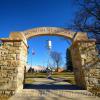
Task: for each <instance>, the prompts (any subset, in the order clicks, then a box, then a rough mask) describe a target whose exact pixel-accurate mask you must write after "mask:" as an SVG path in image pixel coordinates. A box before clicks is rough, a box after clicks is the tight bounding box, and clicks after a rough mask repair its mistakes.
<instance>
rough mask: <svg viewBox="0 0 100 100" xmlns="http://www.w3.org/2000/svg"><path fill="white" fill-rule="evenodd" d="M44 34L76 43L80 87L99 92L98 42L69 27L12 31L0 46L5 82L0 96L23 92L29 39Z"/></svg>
mask: <svg viewBox="0 0 100 100" xmlns="http://www.w3.org/2000/svg"><path fill="white" fill-rule="evenodd" d="M42 35H57V36H63V37H66V38H69V39H70V40H72V46H71V54H72V62H73V65H74V73H75V79H76V84H77V85H78V86H81V87H83V88H85V89H87V90H89V91H92V92H93V90H95V89H96V90H97V89H98V85H97V84H99V81H100V80H99V79H100V76H99V72H100V69H99V66H100V59H99V58H98V57H97V55H98V53H97V51H96V48H95V40H89V39H88V37H87V33H82V32H77V33H76V32H72V31H70V30H67V29H65V28H57V27H39V28H33V29H31V30H26V31H21V32H12V33H11V34H10V36H9V38H1V39H0V40H1V41H2V46H0V76H1V77H0V80H2V81H0V90H1V91H2V92H0V93H3V92H4V91H5V93H6V91H7V94H8V93H12V92H13V93H14V92H18V91H20V90H22V89H23V80H24V69H25V68H24V67H25V66H26V62H27V50H28V45H27V40H28V39H30V38H31V37H34V36H42ZM83 50H84V51H83ZM8 70H9V71H8ZM8 72H9V73H8ZM4 77H5V79H4ZM98 90H100V88H99V89H98ZM94 92H95V93H96V94H97V93H100V92H97V91H94Z"/></svg>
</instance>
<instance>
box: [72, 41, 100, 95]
mask: <svg viewBox="0 0 100 100" xmlns="http://www.w3.org/2000/svg"><path fill="white" fill-rule="evenodd" d="M71 55H72V62H73V67H74V73H75V80H76V84H77V85H78V86H81V87H83V88H85V89H87V90H89V91H91V92H93V90H94V89H96V90H98V92H97V91H95V92H94V93H96V92H97V94H98V93H100V59H99V57H98V52H97V50H96V45H95V41H94V40H88V41H75V42H74V43H73V45H72V47H71Z"/></svg>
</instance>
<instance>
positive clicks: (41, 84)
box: [9, 78, 100, 100]
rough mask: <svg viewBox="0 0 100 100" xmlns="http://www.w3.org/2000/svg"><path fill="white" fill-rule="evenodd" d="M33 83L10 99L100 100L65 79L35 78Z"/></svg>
mask: <svg viewBox="0 0 100 100" xmlns="http://www.w3.org/2000/svg"><path fill="white" fill-rule="evenodd" d="M34 80H35V82H34V83H33V84H31V85H29V84H26V85H25V89H23V90H22V91H21V92H20V93H16V94H15V95H14V96H13V97H11V98H10V99H9V100H100V98H98V97H95V96H93V95H92V94H91V93H90V92H88V91H86V90H82V89H81V88H79V87H77V86H75V85H71V84H70V83H68V82H65V81H64V80H63V79H56V80H53V79H46V78H35V79H34Z"/></svg>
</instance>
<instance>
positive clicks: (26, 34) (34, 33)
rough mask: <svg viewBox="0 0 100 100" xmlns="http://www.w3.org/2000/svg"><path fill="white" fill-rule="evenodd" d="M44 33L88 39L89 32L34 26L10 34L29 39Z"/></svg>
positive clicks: (75, 38) (14, 36)
mask: <svg viewBox="0 0 100 100" xmlns="http://www.w3.org/2000/svg"><path fill="white" fill-rule="evenodd" d="M42 35H56V36H63V37H66V38H69V39H70V40H73V39H74V40H87V39H88V37H87V34H86V33H83V32H78V33H77V35H76V32H73V31H70V30H68V29H66V28H58V27H38V28H33V29H30V30H26V31H21V32H12V33H11V34H10V38H14V39H15V38H19V39H23V40H24V41H27V40H28V39H30V38H31V37H34V36H42Z"/></svg>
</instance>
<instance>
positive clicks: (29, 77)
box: [25, 72, 75, 84]
mask: <svg viewBox="0 0 100 100" xmlns="http://www.w3.org/2000/svg"><path fill="white" fill-rule="evenodd" d="M46 77H47V73H26V74H25V83H28V84H32V83H33V82H34V78H46ZM52 78H64V79H65V80H66V82H69V83H71V84H75V79H74V73H73V72H61V73H58V72H54V73H53V74H52Z"/></svg>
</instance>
